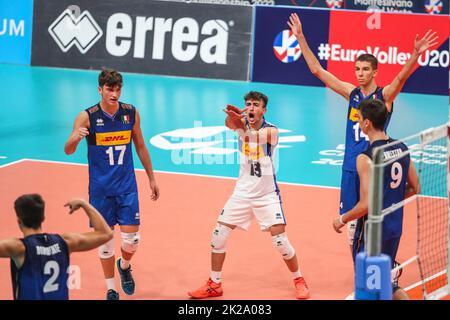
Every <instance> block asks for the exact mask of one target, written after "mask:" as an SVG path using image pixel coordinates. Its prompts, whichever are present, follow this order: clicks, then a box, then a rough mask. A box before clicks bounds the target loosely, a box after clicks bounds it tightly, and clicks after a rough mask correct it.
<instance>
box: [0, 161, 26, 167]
mask: <svg viewBox="0 0 450 320" xmlns="http://www.w3.org/2000/svg"><path fill="white" fill-rule="evenodd" d="M26 160H27V159H20V160H16V161H13V162H9V163H6V164H3V165H1V166H0V168H5V167H9V166H12V165H15V164H18V163H21V162H24V161H26Z"/></svg>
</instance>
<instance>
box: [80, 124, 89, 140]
mask: <svg viewBox="0 0 450 320" xmlns="http://www.w3.org/2000/svg"><path fill="white" fill-rule="evenodd" d="M77 133H78V139H79V140H82V139H83V138H84V137H86V136H87V135H89V130H88V128H85V127H79V128H78V132H77Z"/></svg>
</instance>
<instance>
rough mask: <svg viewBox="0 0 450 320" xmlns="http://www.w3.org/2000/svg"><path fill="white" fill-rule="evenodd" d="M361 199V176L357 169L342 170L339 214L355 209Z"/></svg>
mask: <svg viewBox="0 0 450 320" xmlns="http://www.w3.org/2000/svg"><path fill="white" fill-rule="evenodd" d="M358 201H359V176H358V172H356V171H346V170H342V178H341V200H340V205H339V214H344V213H346V212H347V211H349V210H351V209H353V207H354V206H355V205H356V204H357V203H358Z"/></svg>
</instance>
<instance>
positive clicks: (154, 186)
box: [150, 180, 159, 201]
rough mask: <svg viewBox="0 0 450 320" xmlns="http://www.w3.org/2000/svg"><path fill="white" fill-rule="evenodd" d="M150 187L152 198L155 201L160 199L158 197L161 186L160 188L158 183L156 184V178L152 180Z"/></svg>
mask: <svg viewBox="0 0 450 320" xmlns="http://www.w3.org/2000/svg"><path fill="white" fill-rule="evenodd" d="M150 189H151V190H152V195H151V196H150V198H151V199H152V200H153V201H156V200H158V198H159V188H158V185H157V184H156V181H155V180H150Z"/></svg>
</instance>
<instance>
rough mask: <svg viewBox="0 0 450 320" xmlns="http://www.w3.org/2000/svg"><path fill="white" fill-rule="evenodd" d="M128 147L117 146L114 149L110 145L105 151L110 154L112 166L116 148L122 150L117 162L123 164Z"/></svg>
mask: <svg viewBox="0 0 450 320" xmlns="http://www.w3.org/2000/svg"><path fill="white" fill-rule="evenodd" d="M126 149H127V146H115V147H114V149H113V147H109V148H108V149H107V150H106V151H105V152H106V153H107V154H108V156H109V165H110V166H113V165H114V150H117V151H120V153H119V159H117V164H118V165H122V164H123V156H124V155H125V150H126Z"/></svg>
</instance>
